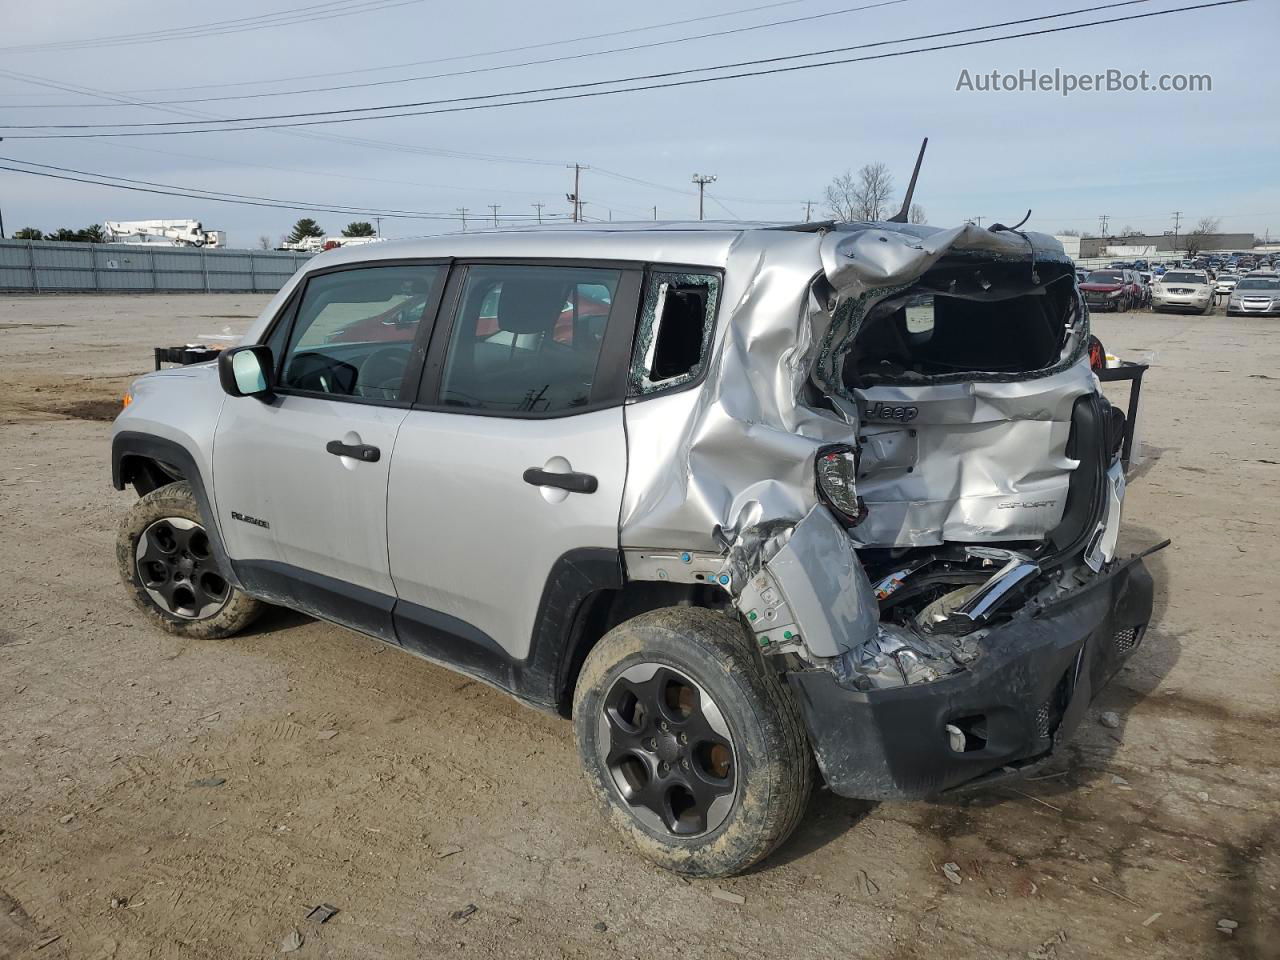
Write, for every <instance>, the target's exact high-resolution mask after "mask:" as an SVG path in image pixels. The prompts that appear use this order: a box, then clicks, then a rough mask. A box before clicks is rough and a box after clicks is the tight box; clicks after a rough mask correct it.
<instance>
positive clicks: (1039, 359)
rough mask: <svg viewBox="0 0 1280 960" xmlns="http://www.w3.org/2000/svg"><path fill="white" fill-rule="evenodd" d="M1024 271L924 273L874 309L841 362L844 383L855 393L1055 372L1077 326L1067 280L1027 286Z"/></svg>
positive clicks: (1045, 269) (1067, 277) (1065, 275)
mask: <svg viewBox="0 0 1280 960" xmlns="http://www.w3.org/2000/svg"><path fill="white" fill-rule="evenodd" d="M1026 269H1027V268H1026V267H1025V266H1023V267H1020V268H1015V269H1014V270H1007V269H1006V270H1001V269H999V268H996V267H988V268H986V269H985V270H982V271H975V270H972V269H963V270H961V269H955V270H952V269H940V270H935V271H930V273H929V274H926V275H925V277H924V278H923V282H921V283H919V284H917V285H915V286H913V287H911V288H909V289H908V290H906V291H904V292H903V293H902V294H900V295H898V296H895V297H890V298H888V299H887V300H884V301H882V302H881V303H878V304H876V305H875V306H874V307H873V308H872V309H871V311H870V312H869V313H868V315H867V318H866V319H865V320H864V321H863V322H862V324H861V327H860V328H859V330H858V333H857V336H856V337H855V338H854V342H853V346H852V348H851V349H850V350H849V352H848V353H847V354H846V356H845V365H844V380H845V383H846V384H847V385H848V386H849V387H852V388H855V389H856V388H860V387H864V386H869V385H871V384H873V383H884V382H894V381H897V382H904V381H911V380H919V379H921V378H930V379H932V378H937V377H946V376H949V375H950V376H954V375H958V374H985V375H995V376H997V377H998V376H1000V375H1016V374H1026V373H1031V372H1034V371H1041V370H1045V369H1047V368H1049V367H1053V366H1056V365H1057V364H1058V363H1059V361H1061V360H1062V359H1063V350H1064V347H1065V346H1066V342H1067V339H1068V336H1069V333H1070V330H1071V328H1072V327H1073V326H1074V324H1075V321H1076V306H1075V305H1076V300H1075V295H1074V288H1073V287H1072V285H1071V283H1070V277H1071V274H1070V273H1069V272H1063V273H1061V274H1060V275H1059V276H1058V277H1056V278H1055V279H1053V280H1052V281H1051V282H1049V283H1046V284H1044V285H1034V286H1033V285H1031V284H1029V283H1028V282H1027V279H1026V277H1027V275H1026ZM1040 269H1041V270H1042V272H1044V273H1046V274H1047V273H1048V272H1049V270H1051V269H1052V268H1050V267H1048V266H1047V265H1042V266H1041V268H1040Z"/></svg>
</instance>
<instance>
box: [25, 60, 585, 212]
mask: <svg viewBox="0 0 1280 960" xmlns="http://www.w3.org/2000/svg"><path fill="white" fill-rule="evenodd" d="M0 76H6V77H10V78H12V79H17V80H20V81H22V82H24V83H31V84H35V85H37V86H46V87H52V88H53V89H55V90H66V91H69V92H72V93H80V94H84V95H87V96H92V97H100V98H104V99H109V100H112V101H113V102H116V103H120V102H128V103H133V104H135V105H136V104H137V103H138V101H136V100H131V99H129V98H124V99H123V101H122V99H121V95H118V94H112V93H108V92H106V91H103V90H96V89H94V88H93V87H85V86H81V85H76V84H68V83H65V82H62V81H56V80H50V79H48V78H47V77H37V76H34V75H32V74H27V73H17V72H14V71H12V70H0ZM147 109H151V110H159V111H160V112H161V113H171V114H176V115H179V116H187V117H204V118H205V119H206V120H208V121H210V122H215V121H224V120H226V118H225V117H220V116H218V115H217V114H212V113H206V112H204V111H200V110H191V109H185V108H181V107H159V106H157V107H148V108H147ZM277 132H278V133H279V134H280V135H281V136H291V137H302V138H305V139H309V140H323V141H328V142H332V143H343V144H349V145H352V146H359V147H369V148H372V149H375V150H390V151H393V152H397V153H409V154H421V155H425V156H431V157H445V158H449V159H458V160H477V161H481V162H484V163H513V164H528V165H533V166H549V167H555V166H559V165H560V161H557V160H539V159H535V158H532V157H512V156H501V155H497V154H485V153H474V152H467V151H461V150H451V149H446V148H443V147H425V146H419V145H414V144H404V143H396V142H393V141H389V140H373V139H369V138H366V137H352V136H343V135H341V134H337V133H331V132H321V131H316V130H280V131H277ZM14 139H17V138H16V137H15V138H14ZM122 146H123V145H122ZM129 149H134V150H144V149H146V148H143V147H131V148H129ZM157 152H163V151H157ZM179 156H181V154H179ZM196 159H205V158H196ZM269 169H270V168H269ZM276 169H278V168H276ZM293 172H298V171H293ZM504 192H506V191H504Z"/></svg>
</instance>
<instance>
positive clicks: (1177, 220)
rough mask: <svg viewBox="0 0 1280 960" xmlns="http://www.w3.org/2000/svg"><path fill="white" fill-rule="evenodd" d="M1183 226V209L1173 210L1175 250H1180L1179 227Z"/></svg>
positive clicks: (1175, 252) (1175, 251)
mask: <svg viewBox="0 0 1280 960" xmlns="http://www.w3.org/2000/svg"><path fill="white" fill-rule="evenodd" d="M1180 226H1182V211H1181V210H1175V211H1173V252H1174V254H1175V255H1176V254H1177V252H1178V228H1179V227H1180Z"/></svg>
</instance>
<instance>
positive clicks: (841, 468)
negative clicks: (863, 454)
mask: <svg viewBox="0 0 1280 960" xmlns="http://www.w3.org/2000/svg"><path fill="white" fill-rule="evenodd" d="M814 473H815V474H816V475H817V478H818V493H819V495H821V497H822V499H823V500H825V501H826V502H827V505H828V506H829V507H831V508H832V509H833V510H835V511H836V513H837V514H839V515H840V517H841V518H842V519H843V520H844V521H845V522H846V523H848V524H849V525H850V526H853V525H854V524H858V523H861V522H862V521H863V520H864V519H866V516H867V507H866V504H864V503H863V502H862V498H861V497H859V496H858V492H857V480H858V451H857V450H856V449H855V448H854V447H851V446H849V445H848V444H838V445H834V446H830V447H823V448H822V449H821V450H819V451H818V458H817V460H816V461H815V463H814Z"/></svg>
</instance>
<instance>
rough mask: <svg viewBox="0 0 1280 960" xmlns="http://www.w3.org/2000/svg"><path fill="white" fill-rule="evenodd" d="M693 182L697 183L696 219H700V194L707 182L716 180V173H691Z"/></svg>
mask: <svg viewBox="0 0 1280 960" xmlns="http://www.w3.org/2000/svg"><path fill="white" fill-rule="evenodd" d="M693 182H694V183H696V184H697V185H698V219H699V220H701V219H703V217H702V194H703V192H704V191H705V190H706V189H707V184H708V183H715V182H716V175H715V174H714V173H709V174H701V173H695V174H694V175H693Z"/></svg>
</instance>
